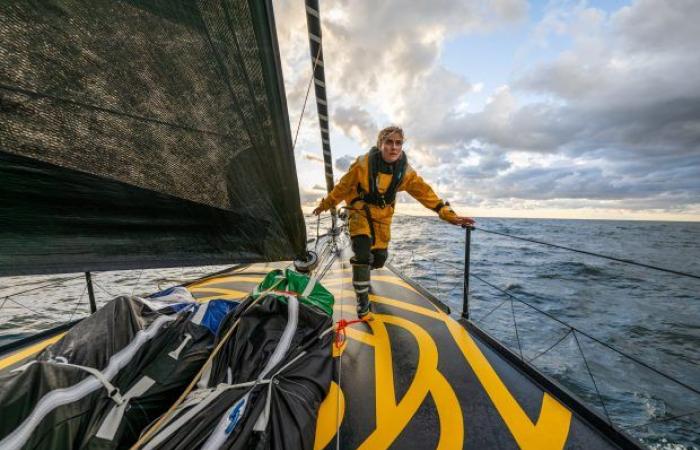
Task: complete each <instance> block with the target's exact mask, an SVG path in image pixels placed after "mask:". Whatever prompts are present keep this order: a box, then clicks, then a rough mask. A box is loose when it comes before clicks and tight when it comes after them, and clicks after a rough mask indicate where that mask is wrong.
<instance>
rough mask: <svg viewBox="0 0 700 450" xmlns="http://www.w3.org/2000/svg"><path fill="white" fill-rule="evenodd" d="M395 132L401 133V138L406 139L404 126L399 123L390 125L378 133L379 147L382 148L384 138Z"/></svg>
mask: <svg viewBox="0 0 700 450" xmlns="http://www.w3.org/2000/svg"><path fill="white" fill-rule="evenodd" d="M394 133H399V134H400V135H401V139H406V137H405V136H404V134H403V128H401V127H400V126H397V125H389V126H388V127H386V128H384V129H382V130H381V131H380V132H379V134H378V135H377V148H381V147H382V143H383V142H384V139H386V138H387V137H388V136H389V135H391V134H394Z"/></svg>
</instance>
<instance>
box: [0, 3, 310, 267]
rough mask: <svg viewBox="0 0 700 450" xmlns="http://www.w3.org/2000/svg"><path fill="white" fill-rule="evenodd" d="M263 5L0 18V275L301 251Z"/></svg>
mask: <svg viewBox="0 0 700 450" xmlns="http://www.w3.org/2000/svg"><path fill="white" fill-rule="evenodd" d="M291 142H292V141H291V133H290V130H289V120H288V114H287V105H286V99H285V93H284V86H283V81H282V74H281V69H280V62H279V53H278V47H277V39H276V33H275V25H274V19H273V15H272V6H271V2H270V1H256V0H218V1H213V0H212V1H204V2H191V1H187V0H167V1H165V0H142V1H136V0H133V1H120V2H114V1H106V0H98V1H91V2H72V1H62V0H51V1H43V2H3V3H2V5H0V180H1V181H0V248H1V249H2V251H1V252H0V275H12V274H35V273H56V272H69V271H86V270H109V269H130V268H146V267H167V266H185V265H200V264H218V263H230V262H247V261H262V260H282V259H291V258H293V257H294V256H297V255H300V254H301V253H302V252H303V250H304V247H305V228H304V221H303V216H302V212H301V209H300V201H299V192H298V187H297V186H298V185H297V178H296V172H295V163H294V156H293V149H292V143H291Z"/></svg>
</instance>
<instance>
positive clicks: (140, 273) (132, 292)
mask: <svg viewBox="0 0 700 450" xmlns="http://www.w3.org/2000/svg"><path fill="white" fill-rule="evenodd" d="M182 269H183V271H184V270H185V268H184V267H183V268H182ZM144 270H145V269H141V271H140V272H139V277H138V278H137V279H136V283H134V285H133V286H132V288H131V293H130V294H129V297H133V295H134V289H136V286H138V284H139V281H141V276H142V275H143V271H144ZM182 273H183V272H180V278H182Z"/></svg>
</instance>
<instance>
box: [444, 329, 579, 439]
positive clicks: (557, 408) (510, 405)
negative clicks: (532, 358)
mask: <svg viewBox="0 0 700 450" xmlns="http://www.w3.org/2000/svg"><path fill="white" fill-rule="evenodd" d="M445 324H446V325H447V328H448V330H450V334H452V337H453V338H454V340H455V342H456V343H457V345H458V346H459V348H460V350H461V351H462V354H463V355H464V357H465V359H466V360H467V362H468V363H469V365H470V366H471V368H472V369H473V370H474V373H475V374H476V376H477V378H478V379H479V382H480V383H481V385H482V386H483V387H484V390H485V391H486V393H487V394H488V396H489V397H490V398H491V401H492V402H493V404H494V406H495V407H496V409H497V410H498V413H499V414H500V415H501V417H502V418H503V421H504V422H505V423H506V426H507V427H508V429H509V430H510V432H511V434H512V435H513V437H514V438H515V441H516V442H517V443H518V446H520V448H522V449H533V450H536V449H561V448H563V447H564V444H565V443H566V438H567V436H568V435H569V427H570V424H571V411H569V410H568V409H566V408H565V407H564V406H563V405H562V404H561V403H559V402H558V401H557V400H556V399H554V398H553V397H551V396H550V395H549V394H547V393H545V394H544V398H543V399H542V409H541V410H540V416H539V419H538V420H537V424H533V423H532V421H531V420H530V418H529V417H528V416H527V414H526V413H525V411H523V409H522V408H521V407H520V404H518V401H517V400H515V398H513V395H512V394H511V393H510V391H509V390H508V387H507V386H506V385H505V384H504V383H503V381H502V380H501V379H500V378H499V376H498V374H497V373H496V371H495V370H494V369H493V367H491V364H489V361H488V360H487V359H486V357H485V356H484V354H483V353H482V352H481V350H480V349H479V347H478V346H477V345H476V343H475V342H474V340H473V339H472V337H471V336H470V335H469V333H468V332H467V330H465V329H464V327H462V326H461V325H460V324H459V323H457V322H456V321H454V320H453V319H451V318H446V319H445Z"/></svg>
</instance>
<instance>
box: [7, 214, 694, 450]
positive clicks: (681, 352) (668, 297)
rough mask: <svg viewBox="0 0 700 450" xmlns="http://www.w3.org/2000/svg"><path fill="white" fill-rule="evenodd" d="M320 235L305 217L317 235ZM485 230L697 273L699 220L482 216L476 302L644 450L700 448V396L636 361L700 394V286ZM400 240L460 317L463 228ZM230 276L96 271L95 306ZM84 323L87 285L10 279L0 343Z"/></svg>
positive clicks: (492, 330)
mask: <svg viewBox="0 0 700 450" xmlns="http://www.w3.org/2000/svg"><path fill="white" fill-rule="evenodd" d="M327 223H328V220H325V221H322V222H321V224H320V225H321V226H320V230H321V232H323V231H324V230H325V228H326V225H327ZM316 225H317V222H316V218H314V217H307V232H308V234H309V236H310V237H313V236H315V234H316ZM487 231H494V232H499V233H505V234H509V235H514V236H521V237H526V238H528V239H534V240H540V241H546V242H550V243H554V244H558V245H563V246H567V247H573V248H577V249H582V250H585V251H589V252H594V253H602V254H605V255H610V256H614V257H617V258H620V259H626V260H633V261H638V262H640V263H643V264H647V265H653V266H659V267H664V268H668V269H671V270H676V271H681V272H687V273H691V274H696V275H698V274H700V223H682V222H629V221H592V220H541V219H488V218H484V219H478V221H477V229H476V230H474V231H472V235H471V248H470V274H471V276H470V278H469V281H470V283H469V292H470V296H469V304H468V307H469V313H470V317H471V319H472V320H473V321H474V322H476V324H477V325H478V326H480V327H481V328H482V329H484V330H485V331H486V332H488V333H489V334H491V335H492V336H494V337H495V338H497V339H498V340H499V341H501V342H502V343H504V344H505V345H506V346H507V347H509V348H510V349H511V350H512V351H514V352H515V353H516V354H518V355H521V354H522V357H523V358H524V359H525V360H528V361H531V364H532V365H534V366H536V367H537V368H538V369H539V370H541V371H542V372H544V373H546V374H547V375H549V376H550V377H552V378H554V379H555V380H556V381H558V382H559V383H560V384H562V385H563V386H564V387H565V388H567V389H569V390H570V391H572V392H573V393H574V394H575V395H577V396H578V397H580V398H581V399H583V400H584V401H586V403H587V404H588V405H589V406H591V407H592V408H594V409H596V411H598V412H599V413H600V414H601V415H603V416H607V417H610V420H611V421H612V422H613V423H614V424H615V425H616V426H618V427H622V428H624V429H626V430H627V432H628V433H629V434H631V435H633V436H635V437H637V438H638V439H640V440H642V442H643V443H644V444H645V445H648V446H650V447H652V448H668V449H675V448H700V432H699V431H698V430H700V412H698V411H700V395H697V394H695V393H693V392H691V391H689V390H688V389H686V388H684V387H682V386H680V385H678V384H676V383H674V382H673V381H671V380H670V379H669V378H666V377H664V376H663V375H660V374H658V373H656V372H654V371H653V370H651V369H648V368H645V367H643V366H642V365H639V364H637V363H635V362H634V361H632V360H631V359H630V358H628V357H627V356H625V355H629V356H630V357H632V358H635V359H637V360H639V361H641V362H642V363H644V364H646V365H648V366H650V367H652V368H654V369H657V370H658V371H660V372H662V373H663V374H665V375H668V376H669V377H670V378H673V379H678V380H680V381H682V382H683V383H685V384H687V385H689V386H691V387H693V388H695V389H697V390H700V294H699V293H700V280H698V279H693V278H687V277H682V276H678V275H673V274H669V273H664V272H660V271H655V270H651V269H646V268H642V267H638V266H633V265H629V264H624V263H620V262H614V261H610V260H606V259H602V258H597V257H594V256H588V255H583V254H579V253H574V252H570V251H566V250H561V249H557V248H553V247H548V246H544V245H540V244H534V243H529V242H524V241H521V240H516V239H512V238H509V237H505V236H501V235H495V234H490V233H488V232H487ZM392 235H393V238H392V242H391V246H390V249H389V253H390V262H391V264H393V265H394V267H396V268H397V269H398V270H399V271H401V272H402V273H404V274H406V275H408V276H411V277H412V278H414V279H415V280H416V281H418V282H419V283H420V284H421V285H422V286H423V287H425V288H426V289H427V290H429V291H430V292H432V293H433V294H434V295H435V296H436V297H437V298H439V299H440V300H441V301H442V302H444V303H445V304H447V305H448V306H449V307H450V308H451V310H452V312H453V315H454V316H455V317H458V316H459V315H460V313H461V311H462V308H463V272H464V270H463V268H464V253H465V247H464V242H465V231H464V230H463V229H461V228H459V227H455V226H451V225H449V224H446V223H444V222H441V221H440V220H438V219H437V218H434V217H411V216H400V215H397V216H396V217H395V219H394V224H393V226H392ZM224 267H226V266H208V267H197V268H178V269H166V270H145V271H114V272H99V273H98V272H96V273H93V280H94V285H95V295H96V298H97V303H98V305H99V304H102V303H104V302H106V301H108V300H109V299H111V298H113V297H114V296H117V295H122V294H137V295H143V294H147V293H150V292H154V291H157V290H159V289H161V288H165V287H167V286H170V285H173V284H178V283H180V282H184V281H187V280H191V279H194V278H197V277H200V276H203V275H206V274H208V273H211V272H214V271H216V270H220V269H223V268H224ZM486 283H488V284H486ZM489 284H490V285H492V286H489ZM503 291H505V292H506V293H507V294H506V293H504V292H503ZM12 294H16V295H12ZM8 296H9V297H8ZM87 313H88V301H87V294H86V288H85V280H84V276H83V275H82V274H67V275H53V276H41V277H5V278H1V279H0V345H2V344H5V343H7V342H10V341H12V340H16V339H18V338H21V337H24V336H27V335H29V334H31V333H35V332H37V331H40V330H42V329H46V328H49V327H51V326H53V325H55V324H56V323H57V322H62V321H67V320H72V319H77V318H79V317H84V316H85V315H86V314H87ZM572 328H573V329H575V330H576V331H572ZM516 329H517V333H516ZM591 338H593V339H591ZM597 341H599V342H597ZM552 346H553V347H552ZM550 347H552V348H551V350H548V349H549V348H550ZM547 350H548V351H547ZM533 358H534V359H533ZM684 414H689V415H686V416H684V417H682V418H680V419H673V420H671V419H672V418H673V417H675V416H679V415H684ZM649 422H652V423H651V424H648V423H649Z"/></svg>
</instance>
